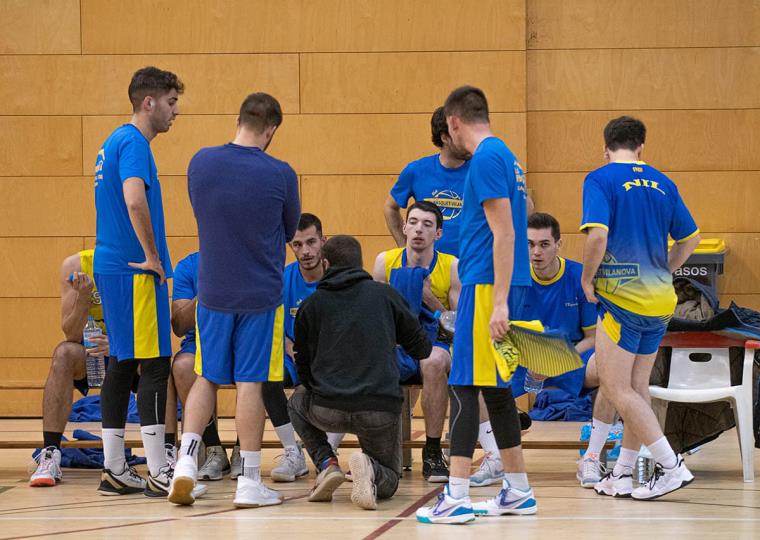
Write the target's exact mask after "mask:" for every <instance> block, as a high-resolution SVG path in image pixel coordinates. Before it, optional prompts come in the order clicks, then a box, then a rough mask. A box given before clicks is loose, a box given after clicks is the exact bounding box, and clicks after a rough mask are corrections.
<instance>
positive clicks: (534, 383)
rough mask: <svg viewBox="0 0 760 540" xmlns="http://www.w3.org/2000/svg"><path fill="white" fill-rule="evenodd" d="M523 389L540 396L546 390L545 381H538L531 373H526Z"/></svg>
mask: <svg viewBox="0 0 760 540" xmlns="http://www.w3.org/2000/svg"><path fill="white" fill-rule="evenodd" d="M523 388H525V391H526V392H529V393H533V394H538V393H539V392H540V391H541V390H543V388H544V380H543V379H538V378H536V377H534V376H533V374H532V373H531V372H530V371H526V372H525V383H524V384H523Z"/></svg>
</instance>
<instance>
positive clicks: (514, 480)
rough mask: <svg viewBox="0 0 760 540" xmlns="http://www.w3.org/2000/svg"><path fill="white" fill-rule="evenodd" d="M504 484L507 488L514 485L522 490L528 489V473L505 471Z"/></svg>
mask: <svg viewBox="0 0 760 540" xmlns="http://www.w3.org/2000/svg"><path fill="white" fill-rule="evenodd" d="M502 486H503V487H504V488H505V489H506V488H508V487H513V488H515V489H519V490H520V491H528V490H529V489H530V484H529V483H528V473H524V472H522V473H510V472H505V473H504V480H502Z"/></svg>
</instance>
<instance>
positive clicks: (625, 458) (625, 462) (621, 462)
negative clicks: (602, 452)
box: [612, 447, 639, 476]
mask: <svg viewBox="0 0 760 540" xmlns="http://www.w3.org/2000/svg"><path fill="white" fill-rule="evenodd" d="M637 457H639V451H638V450H631V449H630V448H625V447H621V448H620V455H619V456H618V459H617V462H616V463H615V468H614V469H612V474H614V475H615V476H621V475H623V474H631V473H632V471H633V466H634V465H636V458H637Z"/></svg>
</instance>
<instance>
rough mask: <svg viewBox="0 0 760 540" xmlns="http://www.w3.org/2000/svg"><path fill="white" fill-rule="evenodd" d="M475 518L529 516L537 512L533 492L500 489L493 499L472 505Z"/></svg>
mask: <svg viewBox="0 0 760 540" xmlns="http://www.w3.org/2000/svg"><path fill="white" fill-rule="evenodd" d="M472 509H473V511H474V512H475V515H476V516H503V515H506V514H518V515H530V514H535V513H536V511H537V510H538V504H536V498H535V497H534V496H533V490H532V489H530V488H528V490H527V491H521V490H519V489H515V488H513V487H511V486H510V487H508V488H502V490H501V491H499V494H498V495H496V497H494V498H493V499H488V500H487V501H483V502H477V503H474V504H473V505H472Z"/></svg>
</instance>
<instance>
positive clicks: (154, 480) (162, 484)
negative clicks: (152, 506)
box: [143, 465, 174, 497]
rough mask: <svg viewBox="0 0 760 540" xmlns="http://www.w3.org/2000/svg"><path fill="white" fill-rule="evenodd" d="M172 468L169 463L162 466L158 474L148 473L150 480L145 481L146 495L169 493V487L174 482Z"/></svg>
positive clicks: (153, 495)
mask: <svg viewBox="0 0 760 540" xmlns="http://www.w3.org/2000/svg"><path fill="white" fill-rule="evenodd" d="M172 473H174V469H172V468H171V467H170V466H169V465H167V466H166V467H162V468H161V469H160V470H159V471H158V474H157V475H156V476H153V475H152V474H150V473H148V480H147V482H145V491H144V492H143V493H145V496H146V497H166V496H167V495H169V488H170V487H171V483H172Z"/></svg>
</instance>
